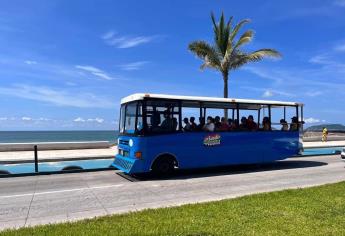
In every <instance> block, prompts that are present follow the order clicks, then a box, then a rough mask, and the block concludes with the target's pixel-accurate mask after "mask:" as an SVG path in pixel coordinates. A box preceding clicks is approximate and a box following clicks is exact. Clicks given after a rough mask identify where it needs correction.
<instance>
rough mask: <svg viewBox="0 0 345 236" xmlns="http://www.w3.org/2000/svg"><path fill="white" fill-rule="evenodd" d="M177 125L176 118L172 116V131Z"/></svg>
mask: <svg viewBox="0 0 345 236" xmlns="http://www.w3.org/2000/svg"><path fill="white" fill-rule="evenodd" d="M177 127H178V122H177V118H176V117H173V118H172V131H176V130H177Z"/></svg>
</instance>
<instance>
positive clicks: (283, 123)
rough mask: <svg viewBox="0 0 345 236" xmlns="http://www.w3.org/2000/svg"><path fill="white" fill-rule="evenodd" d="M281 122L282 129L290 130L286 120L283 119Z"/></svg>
mask: <svg viewBox="0 0 345 236" xmlns="http://www.w3.org/2000/svg"><path fill="white" fill-rule="evenodd" d="M280 124H281V125H282V128H281V131H289V126H288V123H287V122H286V120H284V119H281V120H280Z"/></svg>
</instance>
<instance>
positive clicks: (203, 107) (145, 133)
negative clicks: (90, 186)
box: [119, 97, 303, 136]
mask: <svg viewBox="0 0 345 236" xmlns="http://www.w3.org/2000/svg"><path fill="white" fill-rule="evenodd" d="M149 101H157V102H167V103H176V104H177V106H176V107H178V111H177V112H173V115H178V116H179V118H178V121H179V122H178V123H179V124H178V130H176V131H172V132H162V133H159V132H157V133H151V132H148V130H147V127H148V126H147V125H148V124H147V102H149ZM183 102H184V100H179V99H160V98H149V97H148V98H144V99H143V100H135V101H131V102H128V103H125V104H121V107H122V106H125V109H124V112H125V115H124V120H123V121H122V122H124V124H123V125H124V128H125V122H126V114H127V106H128V105H130V104H132V103H135V104H136V114H135V132H134V133H133V134H131V133H120V134H122V135H127V136H151V135H163V134H173V133H181V132H183V129H182V108H183V107H189V108H199V109H200V117H202V118H203V119H204V122H205V119H206V117H205V116H206V111H207V109H222V110H224V109H227V110H229V109H231V110H232V119H233V120H234V118H235V112H236V117H237V126H238V125H239V123H240V117H239V116H240V110H247V111H249V110H253V111H257V112H258V123H257V124H258V127H259V126H260V124H261V122H260V118H261V110H262V109H265V108H267V109H268V118H269V121H270V126H271V127H270V128H271V131H273V130H272V123H271V121H272V113H271V109H272V108H278V107H283V108H284V120H286V107H295V108H296V117H297V119H298V124H299V126H300V128H301V130H303V104H297V103H296V105H272V104H265V103H238V102H235V101H234V102H230V103H225V102H212V103H213V104H214V103H215V104H219V105H220V106H222V105H223V106H224V108H220V107H218V106H217V107H212V106H210V105H207V103H208V102H204V101H193V103H196V104H198V106H183ZM229 104H232V106H234V107H230V108H226V105H229ZM139 105H141V106H142V119H143V131H142V132H141V133H140V134H138V129H137V124H138V112H139V111H138V109H139ZM240 105H248V106H258V108H257V109H244V108H240ZM299 109H301V122H300V117H299ZM121 115H122V109H120V118H121ZM120 123H121V122H119V129H120V127H121V125H120ZM288 124H289V123H288ZM290 124H291V123H290Z"/></svg>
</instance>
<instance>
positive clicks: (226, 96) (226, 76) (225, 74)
mask: <svg viewBox="0 0 345 236" xmlns="http://www.w3.org/2000/svg"><path fill="white" fill-rule="evenodd" d="M228 79H229V72H223V81H224V98H228V93H229V91H228ZM224 117H225V119H228V109H224Z"/></svg>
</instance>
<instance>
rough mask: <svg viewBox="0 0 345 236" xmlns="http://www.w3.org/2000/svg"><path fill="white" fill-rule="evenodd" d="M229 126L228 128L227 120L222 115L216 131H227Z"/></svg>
mask: <svg viewBox="0 0 345 236" xmlns="http://www.w3.org/2000/svg"><path fill="white" fill-rule="evenodd" d="M229 128H230V126H229V124H228V121H227V120H226V119H225V117H222V119H221V122H220V127H219V128H218V131H228V130H229ZM216 130H217V129H216Z"/></svg>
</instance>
